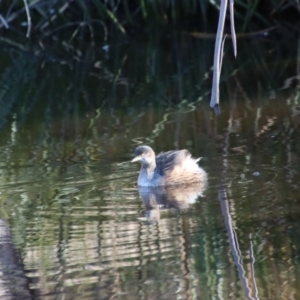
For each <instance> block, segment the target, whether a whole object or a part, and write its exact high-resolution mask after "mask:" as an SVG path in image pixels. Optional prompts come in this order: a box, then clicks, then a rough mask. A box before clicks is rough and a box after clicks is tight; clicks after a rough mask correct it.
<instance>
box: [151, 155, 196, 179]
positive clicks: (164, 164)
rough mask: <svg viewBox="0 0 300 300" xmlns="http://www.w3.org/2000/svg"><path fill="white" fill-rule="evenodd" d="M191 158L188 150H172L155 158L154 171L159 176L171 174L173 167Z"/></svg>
mask: <svg viewBox="0 0 300 300" xmlns="http://www.w3.org/2000/svg"><path fill="white" fill-rule="evenodd" d="M190 157H191V154H190V152H189V151H188V150H186V149H184V150H174V151H168V152H162V153H159V154H158V155H157V156H156V170H157V173H158V174H160V175H161V176H163V175H165V174H166V173H168V172H171V171H172V170H173V169H174V167H176V166H181V165H182V163H183V162H184V160H186V159H188V158H190Z"/></svg>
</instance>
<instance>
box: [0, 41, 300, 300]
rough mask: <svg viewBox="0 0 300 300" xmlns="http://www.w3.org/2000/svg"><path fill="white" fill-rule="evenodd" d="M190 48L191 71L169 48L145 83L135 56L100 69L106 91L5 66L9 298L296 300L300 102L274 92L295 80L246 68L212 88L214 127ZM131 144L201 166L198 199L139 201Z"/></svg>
mask: <svg viewBox="0 0 300 300" xmlns="http://www.w3.org/2000/svg"><path fill="white" fill-rule="evenodd" d="M186 39H187V40H186V41H185V42H182V44H180V43H179V45H177V46H178V47H179V48H178V49H180V51H181V52H184V53H190V57H189V58H186V56H182V57H181V55H180V53H181V52H180V53H178V52H176V51H175V53H177V54H176V55H177V56H176V55H175V57H174V56H173V54H174V53H173V54H172V51H171V52H168V51H170V49H165V50H164V51H165V52H158V53H159V54H162V53H164V54H166V53H169V56H164V57H165V58H166V60H164V59H162V57H160V59H159V64H158V63H157V64H158V66H157V67H155V64H154V63H152V64H151V67H152V69H151V68H150V67H149V68H147V63H149V61H148V60H147V59H148V58H151V57H152V56H151V55H148V56H147V55H146V58H145V56H144V55H145V53H144V52H142V51H141V48H139V47H136V48H134V47H132V49H127V50H126V51H128V52H126V51H125V52H126V53H125V54H128V58H126V59H125V60H124V59H123V60H122V59H120V64H118V63H119V61H118V60H116V61H114V60H113V61H110V59H109V58H103V61H104V62H103V63H104V64H105V61H106V60H105V59H107V61H106V62H107V65H106V66H105V68H111V72H112V74H113V75H114V76H113V78H112V79H111V78H109V77H107V74H108V72H107V69H106V70H105V68H103V69H100V70H97V72H96V71H95V70H96V69H93V68H94V67H91V69H89V68H88V67H87V66H86V65H85V64H84V63H80V64H78V65H76V67H72V66H70V65H69V66H68V65H65V64H59V63H55V62H54V63H53V62H52V63H51V64H50V63H49V62H48V61H46V62H45V61H43V60H42V59H41V58H39V57H38V58H31V59H29V58H28V57H26V56H22V55H21V54H20V53H19V54H17V55H14V54H11V58H13V59H12V60H11V64H8V66H6V67H3V69H2V76H1V80H0V82H1V83H2V87H3V90H2V95H1V101H2V102H1V103H2V109H1V115H2V123H1V135H0V149H1V151H0V175H1V176H0V192H1V194H0V203H1V214H0V217H1V219H2V220H3V222H5V223H3V224H2V225H1V224H0V225H1V228H2V229H3V230H2V235H3V236H4V237H5V239H4V238H3V239H0V245H1V249H2V250H6V251H2V254H1V269H2V273H1V275H0V281H1V289H2V290H3V295H6V296H7V299H11V298H9V297H11V295H13V296H15V297H16V299H22V297H23V298H24V299H25V298H26V299H30V298H31V297H32V298H36V299H112V298H117V299H258V298H259V299H298V298H299V297H300V288H299V285H298V284H297V283H298V282H299V277H300V265H299V262H300V260H299V253H300V252H299V250H300V239H299V232H300V221H299V220H300V219H299V213H300V197H299V180H300V174H299V170H300V168H299V167H300V160H299V153H300V152H299V150H300V149H299V148H300V139H299V133H300V131H299V129H300V126H299V124H300V105H299V90H298V89H297V87H289V88H288V89H284V90H281V88H282V86H283V81H284V79H286V78H287V77H288V76H292V75H291V74H286V76H282V77H280V76H279V75H280V74H279V73H276V74H275V73H274V77H276V76H277V77H276V78H275V79H276V80H277V81H276V80H275V79H274V78H270V77H267V76H265V77H264V76H263V75H262V73H263V71H262V69H257V71H256V72H257V73H256V74H257V77H254V76H253V73H252V72H253V69H254V66H253V65H255V63H253V65H252V67H253V69H249V68H246V69H244V70H242V71H240V76H237V77H234V78H232V77H229V79H228V81H227V82H226V84H225V85H223V86H222V89H221V91H222V95H223V96H221V101H222V103H221V110H222V113H221V115H220V116H215V115H214V113H213V111H211V110H210V109H209V107H208V102H207V100H208V99H209V97H207V95H208V93H209V89H208V84H206V83H205V80H204V81H203V82H202V83H201V84H200V81H201V80H202V79H203V78H204V77H205V76H204V73H203V72H202V69H201V67H200V66H199V65H198V64H199V61H200V60H198V59H197V57H199V56H200V57H201V53H199V52H198V50H199V49H200V48H201V45H202V42H200V41H195V40H193V39H192V38H188V37H186ZM190 45H194V47H191V46H190ZM183 46H185V47H183ZM188 46H190V47H188ZM147 47H148V48H147ZM197 47H198V48H197ZM129 48H130V47H129ZM145 48H146V49H152V50H153V49H154V50H155V47H154V46H153V45H152V48H151V47H150V46H149V45H147V46H145ZM170 48H171V47H170ZM115 49H118V47H117V46H116V48H115ZM154 50H153V52H152V54H153V53H154V52H155V51H154ZM114 51H116V50H114ZM120 53H122V51H120ZM113 54H116V53H114V52H113ZM122 54H124V53H122ZM125 54H124V56H126V55H125ZM3 55H4V54H3ZM134 55H137V56H138V57H139V58H140V56H139V55H141V56H142V57H143V58H144V59H145V60H143V59H141V62H143V64H144V65H143V66H141V65H142V63H140V64H141V65H139V64H138V63H139V61H138V59H136V60H134ZM206 55H208V54H207V53H206ZM121 56H122V55H121ZM124 56H123V58H124ZM241 56H243V53H241ZM179 58H181V60H179ZM153 59H154V58H153ZM203 60H204V61H206V60H205V59H203ZM124 61H126V63H124V64H123V65H122V64H121V62H124ZM170 61H172V63H170ZM113 62H115V63H116V65H114V63H113ZM176 62H177V65H179V62H180V64H181V66H180V67H178V68H177V67H176ZM277 63H278V65H279V64H283V62H282V61H279V62H277ZM284 63H286V62H284ZM149 64H150V63H149ZM170 64H172V65H173V67H174V69H172V70H170V68H169V66H170ZM205 64H207V65H208V66H209V64H210V63H209V61H208V60H207V61H206V62H205ZM205 64H202V65H201V66H202V67H203V66H204V65H205ZM291 64H292V63H291ZM124 65H126V68H125V66H124ZM123 67H124V69H122V68H123ZM130 67H131V68H130ZM154 67H155V68H156V69H155V70H154ZM265 67H266V66H265ZM18 68H19V69H18ZM85 68H86V69H85ZM139 68H140V69H139ZM143 68H145V70H146V71H143V70H141V69H143ZM203 68H204V67H203ZM268 68H270V69H272V68H274V65H272V66H270V67H266V69H267V70H268V71H270V69H268ZM87 69H88V70H87ZM118 69H119V70H121V71H120V72H119V73H118V74H119V75H118V76H116V71H117V70H118ZM158 69H159V70H161V71H158ZM204 69H205V68H204ZM17 70H21V71H22V70H23V72H17ZM174 70H175V71H174ZM176 70H177V71H176ZM226 70H227V71H226ZM228 70H230V68H229V69H228V67H227V69H226V68H225V71H224V73H225V74H226V72H227V74H228V73H230V71H228ZM92 71H93V72H92ZM162 71H164V72H162ZM206 71H207V72H209V68H207V69H206ZM294 71H295V70H294ZM143 72H144V73H143ZM267 73H268V72H266V73H263V74H264V75H266V74H267ZM290 73H293V72H292V71H290ZM197 74H202V75H201V78H200V77H199V85H198V86H197V84H196V82H197V80H196V79H197V76H198V75H197ZM275 75H276V76H275ZM121 78H123V79H122V80H121ZM125 78H126V80H125ZM245 78H249V80H248V81H247V80H246V81H245V80H244V79H245ZM264 78H265V79H264ZM271 79H272V80H273V81H272V82H271ZM264 80H265V81H264ZM250 84H251V86H250ZM141 143H145V144H148V145H151V146H152V147H153V148H154V149H155V150H156V152H160V151H166V150H170V149H182V148H187V149H188V150H189V151H190V152H191V153H192V154H193V155H194V156H195V157H200V156H201V157H203V159H202V160H201V162H200V165H201V166H202V167H203V168H204V169H205V170H206V171H207V173H208V176H209V177H208V185H207V186H205V187H204V186H203V187H190V188H185V189H175V190H171V191H166V190H164V191H160V192H159V193H153V192H151V191H141V190H138V188H137V186H136V180H137V175H138V165H136V164H131V163H130V160H131V159H132V158H133V155H134V148H135V147H136V146H137V145H139V144H141ZM2 240H3V242H2ZM6 296H5V297H6ZM3 297H4V296H3ZM3 299H4V298H3Z"/></svg>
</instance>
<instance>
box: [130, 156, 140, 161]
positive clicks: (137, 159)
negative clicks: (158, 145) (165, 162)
mask: <svg viewBox="0 0 300 300" xmlns="http://www.w3.org/2000/svg"><path fill="white" fill-rule="evenodd" d="M141 160H142V158H141V156H140V155H139V156H136V157H135V158H134V159H133V160H132V161H131V162H136V161H141Z"/></svg>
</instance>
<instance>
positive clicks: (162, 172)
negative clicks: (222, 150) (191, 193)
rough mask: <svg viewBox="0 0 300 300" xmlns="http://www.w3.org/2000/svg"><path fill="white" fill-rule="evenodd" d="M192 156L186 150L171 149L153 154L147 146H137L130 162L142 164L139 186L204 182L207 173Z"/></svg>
mask: <svg viewBox="0 0 300 300" xmlns="http://www.w3.org/2000/svg"><path fill="white" fill-rule="evenodd" d="M199 160H200V158H198V159H194V158H192V156H191V154H190V152H189V151H188V150H172V151H168V152H162V153H160V154H158V155H157V156H155V153H154V151H153V150H152V149H151V147H149V146H139V147H137V148H136V149H135V158H134V159H133V160H132V162H135V161H139V162H141V164H142V167H141V170H140V174H139V178H138V182H137V183H138V185H139V186H170V185H172V186H175V185H187V184H191V183H196V182H206V180H207V174H206V172H205V171H204V170H203V169H202V168H200V167H199V166H198V164H197V162H198V161H199Z"/></svg>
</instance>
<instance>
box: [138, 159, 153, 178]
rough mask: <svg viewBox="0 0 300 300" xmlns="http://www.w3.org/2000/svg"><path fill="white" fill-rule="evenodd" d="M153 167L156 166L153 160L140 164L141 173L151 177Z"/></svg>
mask: <svg viewBox="0 0 300 300" xmlns="http://www.w3.org/2000/svg"><path fill="white" fill-rule="evenodd" d="M155 168H156V163H155V162H153V163H151V164H147V165H142V168H141V173H144V175H146V176H147V178H148V179H152V177H153V175H154V171H155Z"/></svg>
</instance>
